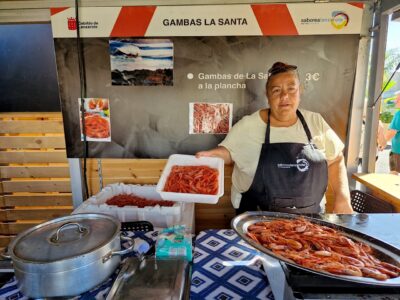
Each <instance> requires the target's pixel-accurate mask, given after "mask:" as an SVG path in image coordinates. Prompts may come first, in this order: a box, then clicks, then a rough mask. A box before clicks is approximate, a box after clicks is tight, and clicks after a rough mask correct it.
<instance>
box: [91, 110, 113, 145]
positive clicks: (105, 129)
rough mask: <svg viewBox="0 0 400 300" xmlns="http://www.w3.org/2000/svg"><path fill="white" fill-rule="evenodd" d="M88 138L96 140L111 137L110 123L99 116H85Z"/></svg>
mask: <svg viewBox="0 0 400 300" xmlns="http://www.w3.org/2000/svg"><path fill="white" fill-rule="evenodd" d="M85 133H86V136H88V137H90V138H94V139H105V138H108V137H110V123H109V121H108V120H107V119H106V118H103V117H102V116H100V115H98V114H87V115H85Z"/></svg>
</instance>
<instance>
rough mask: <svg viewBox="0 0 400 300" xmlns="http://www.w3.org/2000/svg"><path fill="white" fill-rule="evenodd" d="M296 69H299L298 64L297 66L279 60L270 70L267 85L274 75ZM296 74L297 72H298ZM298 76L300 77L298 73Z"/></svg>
mask: <svg viewBox="0 0 400 300" xmlns="http://www.w3.org/2000/svg"><path fill="white" fill-rule="evenodd" d="M296 70H297V66H295V65H289V64H286V63H283V62H280V61H277V62H276V63H274V64H273V65H272V67H271V68H269V70H268V79H267V83H266V86H267V87H268V82H269V80H270V78H271V77H272V76H274V75H277V74H280V73H285V72H290V71H296ZM296 74H297V72H296ZM297 77H299V75H298V74H297Z"/></svg>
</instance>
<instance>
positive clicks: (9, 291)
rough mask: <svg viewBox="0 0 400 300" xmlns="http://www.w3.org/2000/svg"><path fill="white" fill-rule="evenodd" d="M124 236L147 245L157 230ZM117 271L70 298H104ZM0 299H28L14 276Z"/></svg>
mask: <svg viewBox="0 0 400 300" xmlns="http://www.w3.org/2000/svg"><path fill="white" fill-rule="evenodd" d="M124 234H125V235H126V236H129V237H133V238H134V239H135V242H137V243H138V244H141V243H143V242H147V243H148V244H149V245H152V244H154V243H155V241H156V239H157V236H158V232H157V231H152V232H147V233H144V232H137V231H135V232H132V231H126V232H124ZM121 246H122V247H123V248H127V247H128V246H129V245H128V242H124V243H122V245H121ZM131 255H134V254H131ZM127 256H129V255H126V256H124V257H123V259H124V258H125V257H127ZM118 272H119V268H117V270H116V271H115V272H114V274H113V275H111V276H110V278H109V279H108V280H107V281H105V282H103V283H102V284H101V285H99V286H97V287H95V288H94V289H92V290H90V291H88V292H86V293H84V294H82V295H80V296H77V297H75V298H72V299H74V300H77V299H79V300H93V299H98V300H100V299H105V298H106V297H107V295H108V292H109V291H110V288H111V286H112V284H113V283H114V280H115V278H116V277H117V275H118ZM0 299H5V300H17V299H18V300H20V299H23V300H25V299H28V297H25V296H24V295H23V294H22V293H21V291H20V290H19V289H18V286H17V280H16V279H15V277H13V278H12V279H11V280H10V281H9V282H8V283H6V284H5V285H4V286H3V287H2V288H1V289H0Z"/></svg>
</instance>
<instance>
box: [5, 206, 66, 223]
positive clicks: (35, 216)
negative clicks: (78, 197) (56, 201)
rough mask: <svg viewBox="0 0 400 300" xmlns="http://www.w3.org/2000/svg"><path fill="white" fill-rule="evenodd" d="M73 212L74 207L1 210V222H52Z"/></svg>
mask: <svg viewBox="0 0 400 300" xmlns="http://www.w3.org/2000/svg"><path fill="white" fill-rule="evenodd" d="M72 210H73V209H72V207H68V208H64V207H62V208H55V207H51V208H32V207H30V208H15V209H2V210H0V221H16V220H50V219H54V218H58V217H61V216H65V215H68V214H70V213H71V212H72Z"/></svg>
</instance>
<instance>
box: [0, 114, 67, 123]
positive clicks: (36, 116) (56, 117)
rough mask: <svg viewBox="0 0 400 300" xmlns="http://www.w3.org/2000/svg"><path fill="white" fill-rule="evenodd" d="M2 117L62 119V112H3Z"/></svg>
mask: <svg viewBox="0 0 400 300" xmlns="http://www.w3.org/2000/svg"><path fill="white" fill-rule="evenodd" d="M0 119H19V120H32V119H36V120H39V121H40V120H44V119H56V120H62V115H61V112H1V113H0Z"/></svg>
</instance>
